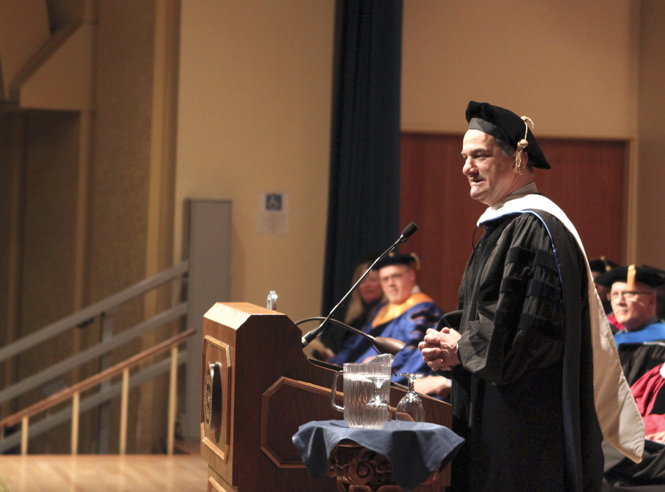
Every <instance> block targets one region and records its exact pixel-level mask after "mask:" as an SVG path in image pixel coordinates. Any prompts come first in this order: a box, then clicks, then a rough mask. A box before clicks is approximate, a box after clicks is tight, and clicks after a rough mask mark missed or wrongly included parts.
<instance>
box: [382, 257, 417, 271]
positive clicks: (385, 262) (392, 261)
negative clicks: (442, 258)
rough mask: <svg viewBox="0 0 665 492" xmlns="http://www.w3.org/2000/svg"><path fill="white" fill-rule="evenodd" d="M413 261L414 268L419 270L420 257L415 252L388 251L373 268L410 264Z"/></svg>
mask: <svg viewBox="0 0 665 492" xmlns="http://www.w3.org/2000/svg"><path fill="white" fill-rule="evenodd" d="M411 263H415V264H416V265H415V269H416V270H420V258H418V255H416V254H415V253H410V254H408V255H407V254H400V253H390V254H389V255H388V256H386V257H385V258H383V259H382V260H381V261H379V262H378V263H377V264H376V265H375V266H374V268H375V269H377V270H379V269H381V268H383V267H387V266H390V265H411Z"/></svg>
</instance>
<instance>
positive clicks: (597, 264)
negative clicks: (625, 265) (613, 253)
mask: <svg viewBox="0 0 665 492" xmlns="http://www.w3.org/2000/svg"><path fill="white" fill-rule="evenodd" d="M589 266H590V267H591V271H592V272H598V273H605V272H609V271H610V270H611V269H612V268H614V267H617V266H619V264H618V263H614V262H613V261H612V260H608V259H607V258H605V257H604V256H601V257H600V258H594V259H593V260H589Z"/></svg>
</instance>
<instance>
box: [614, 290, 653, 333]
mask: <svg viewBox="0 0 665 492" xmlns="http://www.w3.org/2000/svg"><path fill="white" fill-rule="evenodd" d="M627 290H628V286H627V284H626V283H625V282H614V283H613V284H612V290H611V291H610V300H611V301H612V311H614V315H615V316H616V318H617V321H618V322H619V323H621V324H622V325H623V326H625V327H626V330H628V331H632V330H635V329H637V328H639V327H641V326H642V325H644V324H645V323H646V322H647V321H648V320H649V319H651V318H653V317H654V316H655V315H656V294H655V291H654V289H653V288H652V287H649V286H647V285H644V284H641V283H636V284H635V291H634V292H632V293H631V292H629V293H627V294H626V291H627Z"/></svg>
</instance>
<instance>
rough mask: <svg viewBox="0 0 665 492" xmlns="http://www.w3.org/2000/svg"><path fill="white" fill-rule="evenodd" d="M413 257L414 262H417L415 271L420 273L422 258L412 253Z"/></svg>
mask: <svg viewBox="0 0 665 492" xmlns="http://www.w3.org/2000/svg"><path fill="white" fill-rule="evenodd" d="M411 257H412V258H413V260H414V261H415V262H416V264H415V270H416V271H420V258H419V257H418V255H417V254H415V253H411Z"/></svg>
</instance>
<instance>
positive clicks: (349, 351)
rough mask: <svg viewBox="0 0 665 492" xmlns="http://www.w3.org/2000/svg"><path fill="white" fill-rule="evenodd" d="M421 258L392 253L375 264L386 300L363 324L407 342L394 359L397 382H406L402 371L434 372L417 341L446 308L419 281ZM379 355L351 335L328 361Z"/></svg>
mask: <svg viewBox="0 0 665 492" xmlns="http://www.w3.org/2000/svg"><path fill="white" fill-rule="evenodd" d="M419 263H420V262H419V260H418V257H417V256H416V255H415V254H409V255H407V254H392V253H391V254H390V255H389V256H387V257H386V258H384V259H383V260H381V261H380V262H379V263H377V265H376V269H377V270H378V271H379V278H380V281H381V287H382V289H383V293H384V295H385V297H386V298H387V299H388V302H387V303H384V304H383V305H381V306H379V308H378V309H377V311H376V315H374V316H373V317H372V318H371V319H369V320H368V321H367V323H366V324H365V326H364V327H363V331H364V332H365V333H369V334H370V335H372V336H374V337H379V336H381V337H389V338H395V339H397V340H401V341H403V342H405V343H406V345H405V346H404V348H403V349H402V350H400V351H399V352H398V353H397V354H396V355H395V358H394V360H393V365H392V367H393V371H394V373H395V374H396V376H393V377H392V381H393V382H395V383H399V384H403V385H406V384H407V382H406V378H404V377H403V376H400V375H399V374H400V373H406V372H413V373H423V374H431V370H430V369H429V367H427V364H425V362H424V361H423V359H422V356H421V355H420V352H419V351H418V343H419V342H420V341H421V340H422V339H423V337H424V336H425V332H426V331H427V330H428V329H429V328H433V327H435V326H436V324H437V322H438V321H439V319H440V318H441V316H442V315H443V311H441V309H440V308H439V307H438V306H437V305H436V303H435V302H434V301H433V300H432V298H431V297H429V296H428V295H426V294H423V293H422V292H420V288H419V287H418V284H417V273H416V271H417V270H418V269H419V266H420V265H419ZM375 355H377V351H376V350H374V348H373V347H372V343H371V342H370V341H369V340H368V339H366V338H364V337H362V336H360V335H353V336H351V337H350V338H349V339H348V340H347V341H346V343H345V344H344V346H343V347H342V349H341V350H340V351H339V352H338V353H337V354H336V355H335V356H334V357H332V358H331V359H329V360H328V362H330V363H332V364H337V365H340V366H341V365H342V364H344V363H345V362H364V361H365V360H367V359H368V358H370V357H373V356H375Z"/></svg>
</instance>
